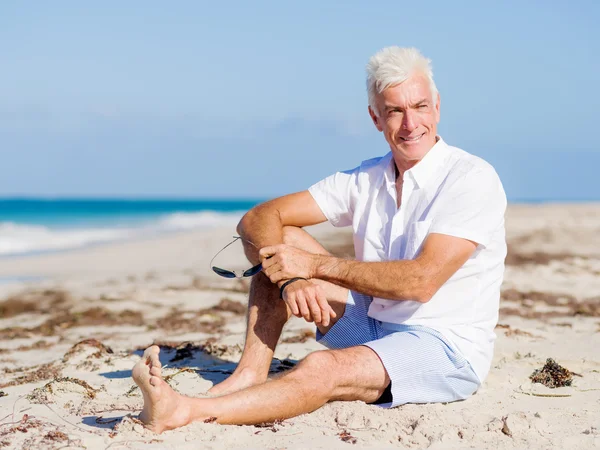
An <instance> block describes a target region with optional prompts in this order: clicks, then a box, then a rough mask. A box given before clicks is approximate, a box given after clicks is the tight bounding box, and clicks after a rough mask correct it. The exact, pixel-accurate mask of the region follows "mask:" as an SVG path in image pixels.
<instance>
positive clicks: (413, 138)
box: [400, 133, 425, 142]
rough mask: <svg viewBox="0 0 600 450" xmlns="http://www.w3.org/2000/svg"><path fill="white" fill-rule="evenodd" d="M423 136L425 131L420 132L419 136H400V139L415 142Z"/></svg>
mask: <svg viewBox="0 0 600 450" xmlns="http://www.w3.org/2000/svg"><path fill="white" fill-rule="evenodd" d="M423 136H425V133H423V134H420V135H419V136H415V137H405V138H404V137H400V139H402V140H403V141H405V142H416V141H418V140H419V139H421V138H422V137H423Z"/></svg>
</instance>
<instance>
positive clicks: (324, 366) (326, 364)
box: [296, 350, 337, 392]
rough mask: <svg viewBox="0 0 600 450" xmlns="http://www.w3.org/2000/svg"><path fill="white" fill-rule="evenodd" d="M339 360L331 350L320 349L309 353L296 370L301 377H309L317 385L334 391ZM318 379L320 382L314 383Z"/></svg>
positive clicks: (313, 384)
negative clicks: (336, 367) (336, 366)
mask: <svg viewBox="0 0 600 450" xmlns="http://www.w3.org/2000/svg"><path fill="white" fill-rule="evenodd" d="M336 363H337V361H336V358H335V355H334V354H333V352H332V351H331V350H320V351H316V352H313V353H311V354H309V355H308V356H307V357H306V358H304V359H303V360H302V361H301V362H300V364H298V368H297V369H296V372H297V373H298V375H299V376H300V377H305V378H309V379H310V380H312V381H313V382H312V383H311V385H312V386H313V388H314V387H315V385H318V386H320V387H323V388H324V389H325V390H326V391H327V392H333V389H334V388H335V376H334V375H335V372H336V371H335V365H336ZM314 380H318V383H314Z"/></svg>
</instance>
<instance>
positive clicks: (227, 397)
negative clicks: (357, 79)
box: [133, 47, 506, 432]
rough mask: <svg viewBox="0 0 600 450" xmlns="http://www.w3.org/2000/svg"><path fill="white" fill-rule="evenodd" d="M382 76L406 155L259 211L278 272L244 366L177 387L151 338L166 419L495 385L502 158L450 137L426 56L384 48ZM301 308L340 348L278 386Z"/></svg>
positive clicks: (246, 232) (256, 299) (371, 163)
mask: <svg viewBox="0 0 600 450" xmlns="http://www.w3.org/2000/svg"><path fill="white" fill-rule="evenodd" d="M367 75H368V76H367V87H368V95H369V114H370V116H371V118H372V120H373V123H374V124H375V126H376V127H377V129H378V130H379V131H380V132H382V133H383V135H384V137H385V139H386V141H387V143H388V144H389V147H390V150H391V151H390V152H389V153H388V154H387V155H386V156H383V157H380V158H375V159H371V160H368V161H365V162H363V163H362V164H361V165H360V166H359V167H357V168H356V169H354V170H350V171H346V172H338V173H336V174H334V175H332V176H330V177H328V178H326V179H324V180H323V181H321V182H319V183H317V184H315V185H314V186H312V187H311V188H310V189H309V190H308V191H304V192H300V193H296V194H291V195H287V196H284V197H281V198H278V199H275V200H272V201H269V202H266V203H264V204H262V205H259V206H257V207H255V208H254V209H252V210H251V211H249V212H248V213H247V214H246V215H245V216H244V218H243V219H242V221H241V222H240V224H239V226H238V231H239V233H240V235H241V236H242V239H243V240H244V244H245V245H244V247H245V250H246V254H247V256H248V258H249V259H250V260H251V261H252V262H253V263H254V264H258V263H259V262H262V264H263V272H262V273H260V274H258V275H256V276H255V277H254V278H253V280H252V284H251V289H250V298H249V310H248V330H247V336H246V343H245V348H244V352H243V354H242V357H241V360H240V363H239V365H238V367H237V369H236V371H235V372H234V373H233V374H232V375H231V377H229V378H228V379H227V380H225V381H224V382H222V383H220V384H218V385H216V386H214V387H213V388H212V389H211V391H210V393H211V394H213V395H215V396H218V397H214V398H205V399H195V398H189V397H185V396H182V395H179V394H177V393H175V392H174V391H173V390H172V389H171V388H170V387H169V386H168V385H167V384H166V383H165V382H164V381H163V379H162V378H161V369H160V362H159V359H158V351H159V349H158V347H156V346H154V347H150V348H149V349H148V350H146V352H145V354H144V357H143V359H142V361H140V363H138V364H137V365H136V366H135V367H134V370H133V377H134V379H135V381H136V383H137V384H138V385H139V386H140V387H141V389H142V392H143V394H144V410H143V411H142V413H141V416H140V418H141V419H142V420H143V421H144V422H145V423H146V424H147V425H148V426H149V427H150V428H151V429H153V430H155V431H157V432H161V431H163V430H166V429H171V428H175V427H179V426H182V425H185V424H188V423H190V422H192V421H194V420H203V419H207V418H210V417H214V418H216V421H217V422H219V423H233V424H255V423H260V422H267V421H272V420H275V419H284V418H288V417H293V416H296V415H298V414H302V413H307V412H310V411H314V410H315V409H317V408H319V407H321V406H322V405H324V404H325V403H326V402H329V401H332V400H362V401H364V402H367V403H376V404H380V405H381V406H384V407H391V406H396V405H400V404H404V403H428V402H449V401H454V400H459V399H464V398H467V397H469V396H470V395H472V394H473V393H474V392H475V391H476V390H477V388H478V387H479V385H480V384H481V382H482V381H483V380H484V378H485V376H486V375H487V372H488V370H489V368H490V363H491V359H492V353H493V343H494V339H495V335H494V331H493V330H494V327H495V325H496V322H497V318H498V306H499V292H500V284H501V282H502V276H503V271H504V257H505V255H506V244H505V238H504V211H505V208H506V198H505V195H504V191H503V189H502V185H501V183H500V180H499V179H498V176H497V174H496V172H495V171H494V169H493V168H492V167H491V166H490V165H489V164H487V163H486V162H485V161H483V160H481V159H480V158H477V157H475V156H473V155H470V154H468V153H466V152H464V151H462V150H460V149H458V148H455V147H450V146H449V145H447V144H446V143H445V142H444V141H443V140H442V139H441V138H440V137H439V136H438V135H437V124H438V121H439V117H440V96H439V94H438V92H437V89H436V86H435V83H434V81H433V75H432V72H431V68H430V65H429V60H427V59H425V58H424V57H423V56H422V55H421V54H420V53H419V52H418V51H417V50H415V49H402V48H398V47H391V48H385V49H383V50H381V51H380V52H378V53H377V54H375V55H374V56H373V57H372V58H371V59H370V61H369V64H368V66H367ZM325 220H329V221H330V222H331V223H332V224H333V225H335V226H352V227H353V229H354V245H355V251H356V260H344V259H340V258H335V257H333V256H331V255H329V254H328V253H327V251H326V250H325V249H324V248H323V247H322V246H321V245H320V244H319V243H318V242H317V241H315V240H314V239H313V238H312V237H311V236H309V235H308V234H307V233H306V232H305V231H303V230H302V227H304V226H308V225H313V224H317V223H321V222H324V221H325ZM280 291H281V295H282V298H283V300H281V299H280ZM292 314H294V315H296V316H298V317H303V318H304V319H305V320H307V321H309V322H313V321H314V322H315V323H316V325H317V339H318V340H320V342H321V343H323V344H324V345H325V346H327V347H329V348H330V350H324V351H318V352H314V353H311V354H310V355H308V356H307V357H306V358H305V359H304V360H302V361H301V362H300V363H299V364H298V366H297V367H296V368H295V369H294V370H291V371H289V372H288V373H286V374H285V375H283V376H281V377H279V378H276V379H274V380H271V381H267V375H268V369H269V365H270V362H271V359H272V357H273V352H274V349H275V346H276V344H277V341H278V339H279V337H280V334H281V331H282V328H283V326H284V324H285V322H286V321H287V320H288V319H289V318H290V317H291V315H292Z"/></svg>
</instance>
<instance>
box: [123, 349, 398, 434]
mask: <svg viewBox="0 0 600 450" xmlns="http://www.w3.org/2000/svg"><path fill="white" fill-rule="evenodd" d="M158 352H159V349H158V347H156V346H153V347H151V348H150V349H148V350H147V351H146V353H144V355H145V358H144V359H142V361H140V362H138V363H137V364H136V366H135V367H134V370H133V374H134V379H135V381H136V383H137V384H138V386H140V388H141V389H142V392H143V394H144V409H143V411H142V413H141V414H140V419H141V420H142V421H143V422H144V423H146V425H147V426H148V427H149V428H151V429H152V430H153V431H155V432H158V433H161V432H162V431H165V430H169V429H173V428H177V427H181V426H184V425H187V424H189V423H191V422H194V421H199V420H206V419H209V418H216V421H217V422H218V423H224V424H239V425H243V424H256V423H262V422H269V421H273V420H276V419H287V418H290V417H294V416H297V415H299V414H304V413H308V412H312V411H314V410H316V409H318V408H320V407H321V406H323V405H324V404H325V403H327V402H328V401H332V400H347V401H353V400H362V401H364V402H367V403H372V402H374V401H375V400H377V399H378V398H379V396H380V395H381V394H382V393H383V391H384V390H385V388H386V386H387V385H388V384H389V382H390V379H389V377H388V375H387V372H386V370H385V368H384V366H383V363H382V362H381V360H380V359H379V357H378V356H377V354H376V353H375V352H374V351H373V350H371V349H370V348H368V347H365V346H357V347H350V348H347V349H343V350H325V351H319V352H314V353H311V354H310V355H308V356H307V357H306V358H305V359H304V360H302V362H301V363H300V364H299V365H298V366H297V367H296V368H295V369H294V370H291V371H290V372H288V373H286V374H284V375H283V376H281V377H279V378H277V379H275V380H272V381H269V382H267V383H262V384H259V385H255V386H252V387H249V388H247V389H243V390H241V391H238V392H234V393H232V394H228V395H225V396H223V397H218V398H207V399H199V398H190V397H184V396H182V395H180V394H177V393H176V392H175V391H173V390H172V389H171V387H170V386H169V385H168V384H167V383H166V382H165V381H164V380H163V379H162V378H161V376H160V371H161V369H160V367H159V363H158ZM146 355H147V357H146ZM146 359H147V360H148V361H149V364H146Z"/></svg>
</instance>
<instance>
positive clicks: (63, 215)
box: [0, 199, 261, 257]
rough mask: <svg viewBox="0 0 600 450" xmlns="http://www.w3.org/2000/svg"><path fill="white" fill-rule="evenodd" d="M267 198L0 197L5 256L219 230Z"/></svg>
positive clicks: (1, 249)
mask: <svg viewBox="0 0 600 450" xmlns="http://www.w3.org/2000/svg"><path fill="white" fill-rule="evenodd" d="M260 201H261V200H116V199H57V200H54V199H0V257H11V256H17V255H27V254H38V253H44V252H54V251H65V250H72V249H76V248H82V247H86V246H90V245H97V244H102V243H108V242H115V241H124V240H130V239H138V238H143V237H149V236H155V235H159V234H164V233H174V232H178V231H185V230H192V229H207V228H211V227H216V226H223V225H225V226H231V227H232V230H233V229H235V226H236V225H237V222H238V221H239V219H240V218H241V217H242V215H243V214H244V212H246V211H248V210H249V209H250V208H252V207H253V206H254V205H256V204H258V203H259V202H260Z"/></svg>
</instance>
